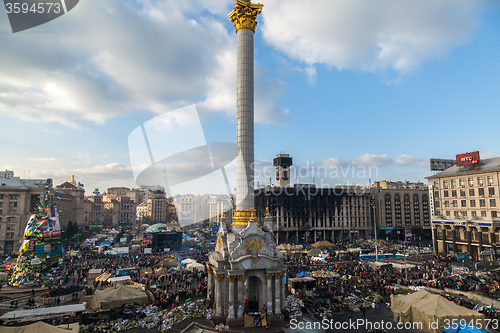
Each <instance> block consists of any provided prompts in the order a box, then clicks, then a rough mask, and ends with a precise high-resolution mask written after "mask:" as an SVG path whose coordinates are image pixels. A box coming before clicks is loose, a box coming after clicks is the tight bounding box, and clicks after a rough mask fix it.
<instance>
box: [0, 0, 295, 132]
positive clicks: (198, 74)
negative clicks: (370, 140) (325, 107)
mask: <svg viewBox="0 0 500 333" xmlns="http://www.w3.org/2000/svg"><path fill="white" fill-rule="evenodd" d="M231 6H232V4H231V3H229V2H228V1H225V0H215V1H212V2H210V3H207V2H205V1H201V0H196V1H189V2H186V1H175V0H159V1H147V0H144V1H139V0H137V1H130V2H129V1H127V2H126V1H117V0H115V1H98V0H87V1H84V2H80V3H79V4H78V6H77V7H75V9H73V10H72V11H71V12H69V13H68V14H66V15H65V16H63V17H61V18H58V19H57V20H54V21H51V22H49V23H47V24H45V25H43V26H40V27H37V28H35V29H32V30H29V31H26V32H24V33H18V34H2V35H0V36H1V37H0V41H1V44H2V47H1V48H0V71H1V72H2V75H1V76H0V116H1V115H4V116H10V117H16V118H21V119H23V120H29V121H37V122H46V123H49V122H56V123H61V124H64V125H66V126H70V127H73V128H81V127H85V126H86V123H88V122H90V123H98V124H102V123H104V122H105V121H106V120H107V119H109V118H112V117H117V116H123V115H127V114H132V113H135V112H138V111H139V112H152V113H157V114H160V113H163V112H166V111H170V110H173V109H176V108H179V107H182V106H185V105H188V104H192V103H200V104H203V106H204V107H205V109H206V110H208V111H210V112H220V111H222V112H225V113H227V114H228V115H230V116H232V117H234V116H235V113H236V112H235V111H236V110H235V100H236V91H235V86H236V84H235V77H236V56H235V54H236V35H235V33H234V30H233V29H232V27H231V23H230V22H229V20H228V18H227V13H228V12H229V11H230V9H231ZM2 27H3V25H2ZM46 30H50V31H52V32H53V33H46V34H41V33H33V32H37V31H46ZM257 80H263V78H262V77H258V78H257ZM263 84H264V85H265V84H266V82H264V83H263ZM257 86H258V85H257ZM270 88H272V89H270ZM261 89H263V92H259V90H257V92H256V94H257V96H256V100H258V101H259V103H260V104H259V108H258V109H257V108H256V114H257V120H259V119H261V118H263V119H265V120H268V119H274V120H276V119H279V120H281V119H282V116H283V114H285V115H286V111H283V110H281V109H280V108H279V106H278V105H277V98H278V97H279V95H280V94H281V93H282V91H283V87H282V86H280V85H279V84H278V85H276V84H272V85H267V86H265V87H264V88H261ZM260 114H264V116H263V117H259V115H260Z"/></svg>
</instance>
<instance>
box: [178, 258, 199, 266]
mask: <svg viewBox="0 0 500 333" xmlns="http://www.w3.org/2000/svg"><path fill="white" fill-rule="evenodd" d="M195 262H196V260H194V259H190V258H188V259H184V260H183V261H181V264H184V265H188V264H193V263H195Z"/></svg>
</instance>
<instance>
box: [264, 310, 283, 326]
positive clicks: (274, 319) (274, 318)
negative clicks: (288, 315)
mask: <svg viewBox="0 0 500 333" xmlns="http://www.w3.org/2000/svg"><path fill="white" fill-rule="evenodd" d="M268 318H269V321H270V323H269V324H275V323H284V322H285V316H283V314H281V313H280V314H275V315H272V316H270V317H268Z"/></svg>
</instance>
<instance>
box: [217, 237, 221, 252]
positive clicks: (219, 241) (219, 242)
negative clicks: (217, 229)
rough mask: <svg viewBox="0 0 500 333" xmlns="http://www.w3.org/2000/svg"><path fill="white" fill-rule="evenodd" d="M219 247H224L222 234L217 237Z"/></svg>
mask: <svg viewBox="0 0 500 333" xmlns="http://www.w3.org/2000/svg"><path fill="white" fill-rule="evenodd" d="M217 247H218V248H219V249H222V238H221V237H220V236H219V237H217Z"/></svg>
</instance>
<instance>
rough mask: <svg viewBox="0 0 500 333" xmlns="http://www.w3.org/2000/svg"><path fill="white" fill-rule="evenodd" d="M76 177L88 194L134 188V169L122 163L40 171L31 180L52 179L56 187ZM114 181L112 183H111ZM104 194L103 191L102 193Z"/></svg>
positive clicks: (33, 174) (32, 174)
mask: <svg viewBox="0 0 500 333" xmlns="http://www.w3.org/2000/svg"><path fill="white" fill-rule="evenodd" d="M73 174H74V175H75V180H76V181H78V182H81V183H83V184H84V185H86V186H85V188H86V194H87V195H88V194H89V193H88V192H89V191H90V192H92V189H93V188H96V187H97V188H100V189H105V188H107V187H109V186H130V187H133V186H134V185H135V184H134V177H133V174H132V168H131V167H130V166H126V165H123V164H120V163H108V164H102V165H95V166H91V167H87V168H75V169H72V168H71V169H70V168H68V169H66V168H62V169H58V170H53V169H51V170H40V171H32V172H31V174H30V177H31V178H35V179H36V178H52V179H53V180H54V185H56V186H57V185H59V184H61V183H62V182H64V181H68V180H70V179H71V175H73ZM110 180H112V182H113V183H114V184H112V183H110ZM101 192H102V191H101Z"/></svg>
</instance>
